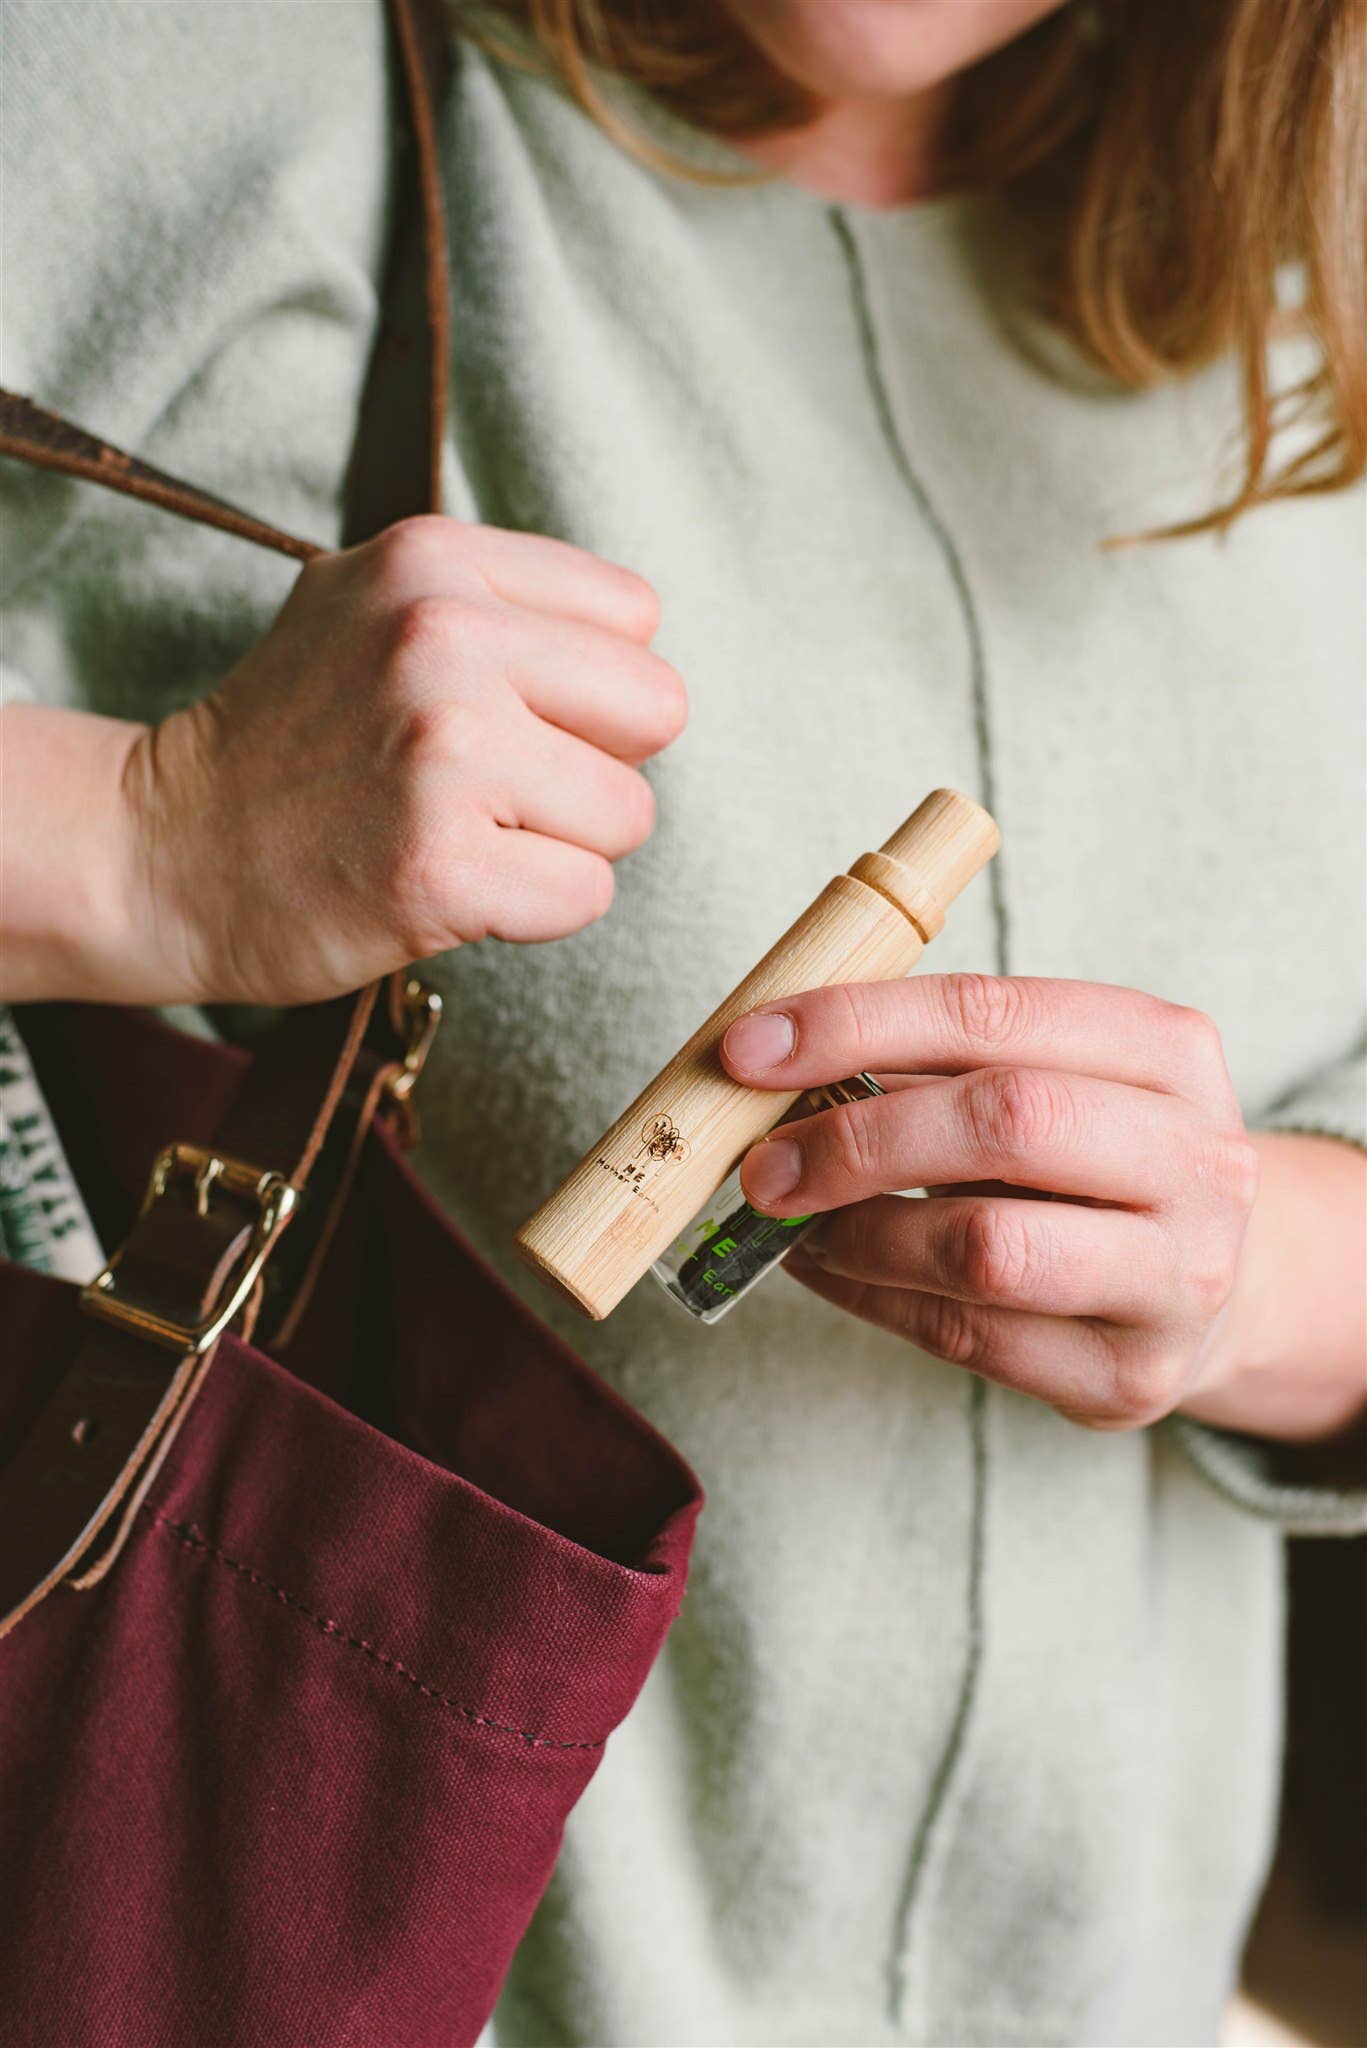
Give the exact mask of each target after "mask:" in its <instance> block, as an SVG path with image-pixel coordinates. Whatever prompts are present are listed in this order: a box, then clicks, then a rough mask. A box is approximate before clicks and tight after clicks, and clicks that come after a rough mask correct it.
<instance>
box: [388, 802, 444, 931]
mask: <svg viewBox="0 0 1367 2048" xmlns="http://www.w3.org/2000/svg"><path fill="white" fill-rule="evenodd" d="M461 867H462V863H461V862H460V860H459V858H458V856H457V854H456V851H455V849H454V848H453V847H451V846H450V845H449V843H448V841H447V837H446V834H445V832H444V831H443V830H442V827H441V822H440V818H439V816H438V815H437V814H435V813H434V812H433V810H432V809H431V808H429V807H427V806H417V805H415V806H414V807H413V809H412V813H411V815H410V817H409V819H408V822H407V827H406V829H405V830H404V832H403V833H402V834H401V835H400V836H399V838H398V841H397V843H396V845H395V848H394V851H393V855H392V857H391V861H390V866H389V872H388V874H387V876H386V878H385V882H386V886H385V895H386V897H387V899H388V904H389V921H390V923H391V924H392V926H393V928H394V935H395V938H396V940H397V941H398V943H399V944H400V945H401V946H402V948H403V950H404V951H405V952H406V953H409V954H411V956H412V957H413V958H414V959H417V960H423V959H426V958H428V957H429V956H430V955H431V954H432V953H436V952H440V951H441V950H442V948H443V947H444V946H447V945H449V944H450V943H451V939H452V936H453V928H454V925H455V907H456V902H457V898H458V895H459V893H460V879H461V875H460V870H461Z"/></svg>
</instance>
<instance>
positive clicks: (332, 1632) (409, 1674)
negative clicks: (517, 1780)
mask: <svg viewBox="0 0 1367 2048" xmlns="http://www.w3.org/2000/svg"><path fill="white" fill-rule="evenodd" d="M156 1519H157V1521H158V1522H159V1523H160V1524H161V1526H162V1527H163V1528H164V1529H168V1530H169V1531H170V1533H171V1534H172V1535H173V1536H174V1537H175V1539H176V1541H177V1542H178V1543H181V1544H183V1545H184V1547H185V1548H186V1549H187V1550H198V1551H202V1552H203V1553H204V1555H205V1556H206V1557H212V1558H215V1559H216V1560H217V1561H218V1563H219V1564H222V1565H226V1566H227V1568H228V1570H229V1571H232V1572H236V1573H237V1574H238V1575H239V1577H241V1578H244V1579H249V1580H250V1581H251V1583H252V1585H254V1586H261V1587H264V1589H265V1591H266V1592H268V1593H271V1594H273V1595H274V1596H275V1598H276V1599H277V1600H278V1601H279V1602H280V1603H281V1605H282V1606H284V1607H292V1608H294V1610H295V1612H296V1613H297V1614H302V1615H303V1616H304V1617H305V1619H306V1620H308V1621H311V1622H312V1623H313V1625H314V1627H315V1628H316V1629H318V1630H319V1632H320V1633H321V1634H322V1635H325V1636H334V1637H335V1638H336V1639H337V1640H338V1641H339V1642H343V1643H349V1644H350V1645H351V1647H352V1649H353V1650H360V1651H361V1652H362V1654H363V1655H364V1656H367V1657H369V1659H370V1661H371V1663H372V1664H379V1665H381V1666H382V1667H383V1668H384V1669H385V1670H386V1671H393V1672H395V1673H397V1675H398V1676H399V1677H400V1678H402V1679H403V1680H404V1681H405V1682H406V1683H407V1684H408V1685H411V1686H412V1687H413V1690H414V1691H415V1692H420V1693H421V1694H422V1696H423V1698H424V1699H429V1700H435V1701H436V1702H437V1704H438V1705H439V1706H443V1707H449V1708H450V1709H451V1711H452V1713H454V1714H459V1715H460V1716H461V1718H462V1719H463V1720H466V1721H470V1722H473V1724H474V1725H475V1727H477V1728H488V1729H489V1730H491V1732H492V1733H493V1734H495V1735H516V1736H518V1737H519V1738H520V1739H521V1740H522V1741H523V1742H525V1743H528V1744H529V1745H530V1746H531V1747H532V1748H533V1749H601V1748H602V1747H603V1744H604V1742H605V1741H606V1740H607V1738H606V1736H600V1737H599V1738H598V1740H597V1741H596V1742H562V1741H559V1740H557V1739H556V1738H555V1737H554V1736H551V1735H533V1734H532V1733H531V1732H530V1730H529V1729H526V1728H514V1727H513V1726H512V1725H511V1724H510V1723H509V1722H506V1721H495V1720H493V1719H492V1717H491V1716H490V1715H488V1714H477V1713H476V1712H475V1710H474V1708H473V1707H467V1706H465V1705H464V1704H463V1703H462V1702H461V1701H460V1700H457V1699H453V1698H452V1697H451V1695H450V1693H449V1692H441V1691H440V1690H439V1689H438V1688H437V1687H436V1686H435V1685H428V1684H427V1683H426V1681H425V1680H423V1679H421V1678H419V1677H418V1674H417V1673H416V1671H410V1670H409V1668H408V1666H407V1665H406V1664H404V1663H402V1662H401V1661H400V1660H399V1658H397V1657H390V1656H387V1655H386V1653H385V1652H384V1651H383V1650H379V1649H377V1648H376V1647H375V1645H374V1643H368V1642H366V1640H365V1638H364V1637H363V1636H354V1635H352V1634H351V1633H350V1632H349V1630H347V1629H345V1628H343V1626H342V1624H341V1622H339V1621H332V1620H330V1619H329V1618H328V1616H327V1615H325V1614H319V1613H317V1612H316V1611H315V1610H314V1609H313V1608H312V1607H310V1606H308V1605H307V1603H306V1602H305V1601H303V1600H299V1599H297V1598H296V1597H295V1595H294V1594H293V1593H287V1592H286V1591H285V1589H284V1587H283V1586H277V1585H276V1583H275V1581H274V1579H268V1578H267V1577H266V1575H265V1573H264V1572H258V1571H255V1570H253V1568H252V1566H251V1565H249V1564H243V1563H242V1561H241V1559H240V1558H236V1557H230V1556H229V1555H228V1553H227V1551H226V1550H220V1549H219V1548H218V1546H217V1545H216V1544H213V1543H210V1542H209V1540H208V1538H207V1537H206V1536H205V1535H204V1533H203V1531H202V1530H200V1529H198V1528H196V1526H195V1524H194V1523H193V1522H176V1521H173V1520H172V1519H171V1517H170V1516H169V1515H162V1514H159V1515H158V1516H157V1518H156Z"/></svg>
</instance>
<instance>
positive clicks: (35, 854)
mask: <svg viewBox="0 0 1367 2048" xmlns="http://www.w3.org/2000/svg"><path fill="white" fill-rule="evenodd" d="M154 752H156V735H154V731H152V729H150V727H148V725H139V723H133V721H127V719H107V717H98V715H96V713H86V711H64V709H53V707H47V705H27V702H18V705H6V709H4V713H0V874H2V883H4V887H2V895H0V940H2V944H0V963H2V965H0V997H2V999H8V1001H53V999H76V1001H121V1004H158V1001H193V999H197V995H199V993H201V991H199V985H197V975H195V967H193V948H191V944H189V936H187V930H184V926H182V920H180V918H178V913H174V911H172V907H170V901H168V889H170V887H174V885H172V881H170V877H172V872H174V860H172V858H170V856H172V848H170V846H168V844H166V838H168V836H166V831H164V829H162V827H160V823H158V817H160V813H158V807H156V805H154V803H150V797H152V791H154V782H156V776H154V772H152V766H150V762H152V756H154Z"/></svg>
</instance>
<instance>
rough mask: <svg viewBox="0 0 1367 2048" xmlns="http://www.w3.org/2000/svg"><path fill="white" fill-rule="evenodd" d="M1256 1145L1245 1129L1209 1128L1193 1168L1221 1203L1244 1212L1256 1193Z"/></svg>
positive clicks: (1254, 1198)
mask: <svg viewBox="0 0 1367 2048" xmlns="http://www.w3.org/2000/svg"><path fill="white" fill-rule="evenodd" d="M1259 1166H1260V1161H1259V1156H1258V1149H1257V1147H1256V1145H1254V1143H1253V1141H1252V1139H1251V1138H1249V1137H1248V1136H1247V1135H1246V1133H1244V1132H1242V1131H1239V1132H1229V1131H1211V1132H1209V1133H1207V1134H1206V1136H1205V1138H1204V1141H1203V1142H1202V1144H1201V1146H1200V1148H1199V1156H1198V1159H1197V1166H1196V1171H1197V1175H1198V1177H1199V1179H1200V1181H1201V1184H1202V1186H1203V1187H1204V1188H1205V1189H1206V1190H1207V1191H1208V1192H1209V1194H1210V1195H1212V1196H1213V1197H1214V1199H1215V1200H1216V1201H1217V1202H1219V1203H1220V1204H1221V1206H1222V1207H1230V1208H1233V1209H1236V1210H1238V1211H1239V1212H1240V1213H1242V1214H1244V1215H1247V1213H1248V1212H1249V1211H1250V1210H1251V1209H1252V1207H1253V1204H1254V1202H1255V1201H1256V1200H1257V1196H1258V1180H1259Z"/></svg>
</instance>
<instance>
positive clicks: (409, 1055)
mask: <svg viewBox="0 0 1367 2048" xmlns="http://www.w3.org/2000/svg"><path fill="white" fill-rule="evenodd" d="M403 1008H404V1022H405V1023H406V1025H407V1027H408V1046H407V1049H406V1051H405V1052H404V1056H403V1065H402V1066H401V1067H400V1069H399V1071H398V1073H396V1074H394V1075H393V1076H392V1077H391V1079H390V1080H389V1082H388V1083H387V1087H388V1091H389V1094H390V1095H391V1096H392V1097H393V1099H394V1101H395V1102H407V1100H408V1098H409V1096H410V1095H411V1094H412V1093H413V1090H414V1089H415V1088H416V1087H417V1085H418V1077H419V1076H420V1075H421V1073H422V1070H423V1068H424V1067H425V1066H426V1064H427V1055H428V1053H429V1052H430V1051H431V1050H432V1040H433V1039H434V1038H435V1037H436V1035H437V1026H438V1024H440V1022H441V997H440V996H439V995H438V994H437V992H436V990H435V989H434V988H428V986H427V984H426V982H422V981H419V980H418V978H417V976H416V975H414V976H411V977H410V978H409V980H408V981H406V982H405V983H404V991H403Z"/></svg>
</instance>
